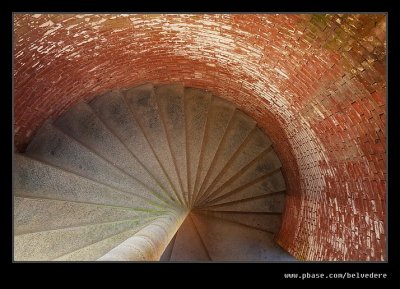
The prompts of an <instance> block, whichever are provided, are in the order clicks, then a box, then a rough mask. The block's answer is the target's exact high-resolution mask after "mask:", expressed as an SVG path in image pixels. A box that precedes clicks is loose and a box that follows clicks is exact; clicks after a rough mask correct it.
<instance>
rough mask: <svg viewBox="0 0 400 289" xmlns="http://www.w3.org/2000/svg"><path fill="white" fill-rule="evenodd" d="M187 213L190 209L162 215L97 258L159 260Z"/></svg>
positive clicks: (103, 259)
mask: <svg viewBox="0 0 400 289" xmlns="http://www.w3.org/2000/svg"><path fill="white" fill-rule="evenodd" d="M187 214H188V211H178V212H171V213H168V214H166V215H163V216H160V218H157V219H156V220H154V221H153V222H152V223H151V224H149V225H148V226H146V227H144V228H143V229H141V230H140V231H139V232H137V233H136V234H135V235H134V236H132V237H131V238H129V239H127V240H125V241H124V242H122V243H121V244H120V245H118V246H116V247H115V248H114V249H112V250H111V251H109V252H108V253H107V254H105V255H103V256H102V257H100V258H99V259H97V260H98V261H159V260H160V257H161V255H162V254H163V252H164V251H165V248H166V247H167V246H168V244H169V242H170V241H171V240H172V238H173V237H174V235H175V233H176V232H177V231H178V229H179V227H180V226H181V225H182V223H183V221H184V220H185V218H186V216H187Z"/></svg>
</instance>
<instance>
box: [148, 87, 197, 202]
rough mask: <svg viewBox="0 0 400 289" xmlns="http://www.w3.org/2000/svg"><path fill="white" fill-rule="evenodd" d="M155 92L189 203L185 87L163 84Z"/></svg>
mask: <svg viewBox="0 0 400 289" xmlns="http://www.w3.org/2000/svg"><path fill="white" fill-rule="evenodd" d="M155 94H156V100H157V105H158V109H159V112H160V116H161V119H162V121H163V124H164V126H165V131H166V134H167V138H168V144H169V147H170V151H171V154H172V157H173V160H174V164H175V167H176V171H177V173H178V177H179V182H180V188H181V190H182V193H183V199H184V200H185V203H186V204H187V203H188V195H189V188H188V185H187V159H186V125H185V114H184V112H185V104H184V87H183V85H182V84H170V85H161V86H158V87H156V88H155Z"/></svg>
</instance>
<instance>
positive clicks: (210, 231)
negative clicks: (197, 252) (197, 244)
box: [192, 213, 294, 262]
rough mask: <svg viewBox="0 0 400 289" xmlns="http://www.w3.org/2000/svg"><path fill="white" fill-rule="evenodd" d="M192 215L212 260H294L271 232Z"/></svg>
mask: <svg viewBox="0 0 400 289" xmlns="http://www.w3.org/2000/svg"><path fill="white" fill-rule="evenodd" d="M192 217H193V221H194V223H195V225H196V227H197V228H198V230H199V232H200V235H201V237H202V238H203V241H204V243H205V245H206V247H207V250H208V252H209V253H210V256H211V258H212V260H213V261H264V262H265V261H283V262H287V261H294V258H293V257H292V256H290V255H289V254H288V253H286V252H285V251H284V250H283V249H282V248H280V247H279V246H278V245H277V244H276V243H275V242H274V240H273V238H274V236H273V234H269V233H266V232H264V231H260V230H257V229H252V228H249V227H247V226H243V225H240V224H237V223H232V222H229V221H226V220H223V219H218V218H212V217H209V216H204V215H199V214H193V213H192Z"/></svg>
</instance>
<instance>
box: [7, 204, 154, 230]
mask: <svg viewBox="0 0 400 289" xmlns="http://www.w3.org/2000/svg"><path fill="white" fill-rule="evenodd" d="M152 215H153V216H154V215H155V216H157V214H156V213H150V212H142V211H135V210H132V209H126V208H118V207H110V206H100V205H93V204H87V203H76V202H70V201H59V200H50V199H38V198H24V197H14V234H16V235H20V234H27V233H34V232H39V231H45V230H55V229H62V228H67V227H74V226H83V225H90V224H96V223H104V222H116V221H123V220H129V219H135V218H147V217H150V216H152Z"/></svg>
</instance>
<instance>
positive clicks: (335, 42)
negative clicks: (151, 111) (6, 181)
mask: <svg viewBox="0 0 400 289" xmlns="http://www.w3.org/2000/svg"><path fill="white" fill-rule="evenodd" d="M14 30H15V34H14V63H15V66H14V67H15V70H14V76H15V80H14V85H15V90H14V105H15V108H14V110H15V111H14V122H15V126H14V127H15V145H16V150H18V151H23V150H24V148H25V147H26V144H27V143H28V142H29V140H30V139H31V137H32V136H33V135H34V133H35V131H36V129H37V128H38V127H40V126H41V125H42V123H43V122H44V121H45V120H46V119H48V118H55V117H57V116H58V115H60V114H61V113H62V112H64V111H65V110H67V109H68V108H69V107H70V106H71V105H73V104H74V103H76V102H77V101H79V100H90V99H91V98H92V97H94V96H96V95H98V94H100V93H102V92H104V91H107V90H109V89H112V88H119V87H130V86H134V85H137V84H141V83H144V82H154V83H166V82H182V83H184V84H185V85H186V86H194V87H200V88H205V89H208V90H211V91H212V92H213V93H215V94H217V95H219V96H221V97H224V98H226V99H228V100H230V101H233V102H235V103H236V104H237V105H238V106H239V107H240V108H241V109H242V110H243V111H245V112H246V113H248V114H249V115H251V116H252V117H253V118H254V119H256V120H257V121H258V123H259V125H260V126H261V127H262V128H263V129H264V130H265V131H266V132H267V133H268V134H269V135H270V136H271V138H272V140H273V143H274V147H275V150H276V151H277V153H278V155H279V157H280V158H281V160H282V163H283V167H284V174H285V178H286V182H287V186H288V197H287V200H286V207H285V214H284V221H283V225H282V228H281V231H280V233H279V234H278V236H277V238H276V239H277V241H278V243H279V244H281V246H283V247H284V248H285V249H286V250H288V251H289V252H290V253H291V254H293V255H294V256H296V257H297V258H299V259H308V260H384V259H385V258H386V255H385V250H386V247H385V243H386V239H385V232H386V214H385V211H386V198H385V196H386V101H385V100H386V75H385V72H386V18H385V16H384V15H382V14H375V15H366V14H363V15H349V14H335V15H333V14H331V15H311V14H308V15H296V14H290V15H272V14H269V15H256V14H252V15H243V14H242V15H235V14H228V15H200V14H197V15H160V14H151V15H145V14H142V15H128V14H126V15H124V14H122V15H118V14H111V15H106V14H103V15H87V14H86V15H85V14H80V15H74V14H67V15H62V14H57V15H40V14H31V15H26V14H16V15H15V18H14Z"/></svg>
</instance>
